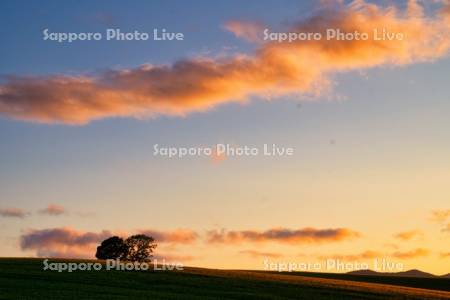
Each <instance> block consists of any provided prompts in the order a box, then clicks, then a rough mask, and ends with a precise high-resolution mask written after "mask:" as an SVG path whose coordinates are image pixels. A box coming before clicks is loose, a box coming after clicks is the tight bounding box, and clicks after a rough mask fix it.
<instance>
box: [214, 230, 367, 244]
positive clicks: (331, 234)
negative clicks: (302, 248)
mask: <svg viewBox="0 0 450 300" xmlns="http://www.w3.org/2000/svg"><path fill="white" fill-rule="evenodd" d="M359 236H360V234H359V233H358V232H356V231H353V230H350V229H346V228H336V229H315V228H310V227H308V228H302V229H298V230H291V229H286V228H275V229H269V230H266V231H255V230H243V231H225V230H220V231H219V230H212V231H209V232H208V233H207V241H208V242H209V243H231V244H235V243H241V242H266V241H274V242H281V243H287V244H301V243H322V242H336V241H342V240H347V239H352V238H357V237H359Z"/></svg>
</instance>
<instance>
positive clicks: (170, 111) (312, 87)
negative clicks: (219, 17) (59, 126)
mask: <svg viewBox="0 0 450 300" xmlns="http://www.w3.org/2000/svg"><path fill="white" fill-rule="evenodd" d="M444 5H445V4H444ZM447 11H448V6H443V8H442V10H441V11H440V12H439V13H437V14H435V16H433V17H429V16H426V15H425V14H424V13H423V9H422V7H421V5H419V4H418V2H417V1H413V0H410V1H408V5H407V8H406V10H405V11H399V10H398V9H397V8H396V7H394V6H388V7H381V6H377V5H375V4H369V3H366V2H365V1H363V0H357V1H354V2H352V3H351V4H349V5H345V4H337V5H335V6H326V7H324V8H323V9H321V10H319V11H318V13H317V14H315V15H313V16H311V17H310V18H308V19H304V20H300V21H299V22H298V23H297V25H296V26H293V27H292V28H288V29H287V30H286V31H289V32H292V31H294V32H299V31H301V32H306V33H308V32H321V33H324V32H325V30H326V29H327V28H336V29H340V30H341V31H343V32H354V31H358V32H361V33H368V32H372V31H373V29H374V28H378V29H380V28H386V29H388V30H389V31H391V32H400V33H403V34H404V35H405V39H403V40H395V41H388V40H383V41H378V40H375V39H374V38H373V37H371V38H370V39H369V40H366V41H356V40H354V41H342V40H340V41H339V40H331V41H329V40H325V39H322V40H319V41H296V42H292V43H288V42H281V43H279V42H267V43H265V44H261V45H260V46H259V47H258V49H257V50H256V51H255V53H254V54H253V55H235V56H233V57H228V58H220V59H209V58H198V59H186V60H182V61H178V62H176V63H174V64H173V65H159V66H154V65H145V66H142V67H139V68H136V69H129V70H115V71H114V70H111V71H108V72H105V73H102V74H99V75H98V76H90V77H84V76H75V77H69V76H58V75H55V76H48V77H9V78H7V79H6V80H5V83H4V84H3V85H1V86H0V114H2V115H5V116H8V117H10V118H14V119H19V120H27V121H34V122H44V123H58V122H59V123H67V124H84V123H87V122H90V121H92V120H95V119H102V118H109V117H149V116H150V117H151V116H157V115H161V114H163V115H185V114H188V113H190V112H194V111H204V110H207V109H210V108H212V107H215V106H217V105H220V104H223V103H229V102H243V101H246V100H247V99H249V98H250V97H251V96H260V97H276V96H279V95H286V94H299V93H312V94H317V93H320V91H322V90H323V89H324V88H327V82H328V81H329V75H330V74H333V73H338V72H346V71H352V70H359V69H365V68H373V67H377V66H391V67H392V66H398V65H406V64H411V63H417V62H426V61H432V60H435V59H437V58H440V57H443V56H445V55H447V54H448V52H449V48H450V21H449V20H450V18H449V17H448V13H447ZM226 27H227V28H228V29H230V30H232V31H233V32H234V33H235V34H238V35H240V36H243V37H246V38H248V37H249V36H252V34H253V32H254V29H255V28H254V25H252V24H248V23H247V24H246V23H242V22H241V23H228V25H226ZM371 36H372V35H371Z"/></svg>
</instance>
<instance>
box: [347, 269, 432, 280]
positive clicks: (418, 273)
mask: <svg viewBox="0 0 450 300" xmlns="http://www.w3.org/2000/svg"><path fill="white" fill-rule="evenodd" d="M347 274H351V275H366V276H391V277H421V278H437V277H439V276H436V275H433V274H430V273H427V272H423V271H420V270H416V269H413V270H408V271H404V272H392V273H391V272H389V273H387V272H386V273H383V272H375V271H372V270H357V271H352V272H348V273H347Z"/></svg>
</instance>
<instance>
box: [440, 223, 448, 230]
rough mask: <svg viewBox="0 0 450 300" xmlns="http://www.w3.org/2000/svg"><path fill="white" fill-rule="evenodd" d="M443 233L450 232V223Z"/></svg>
mask: <svg viewBox="0 0 450 300" xmlns="http://www.w3.org/2000/svg"><path fill="white" fill-rule="evenodd" d="M441 231H442V232H450V223H448V224H447V225H446V226H445V227H444V228H442V230H441Z"/></svg>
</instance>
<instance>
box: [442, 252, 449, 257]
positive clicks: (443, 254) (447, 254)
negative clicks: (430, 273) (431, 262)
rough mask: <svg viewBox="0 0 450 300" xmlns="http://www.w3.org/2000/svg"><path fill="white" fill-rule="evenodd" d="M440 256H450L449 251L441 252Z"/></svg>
mask: <svg viewBox="0 0 450 300" xmlns="http://www.w3.org/2000/svg"><path fill="white" fill-rule="evenodd" d="M440 257H441V258H450V252H441V254H440Z"/></svg>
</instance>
